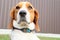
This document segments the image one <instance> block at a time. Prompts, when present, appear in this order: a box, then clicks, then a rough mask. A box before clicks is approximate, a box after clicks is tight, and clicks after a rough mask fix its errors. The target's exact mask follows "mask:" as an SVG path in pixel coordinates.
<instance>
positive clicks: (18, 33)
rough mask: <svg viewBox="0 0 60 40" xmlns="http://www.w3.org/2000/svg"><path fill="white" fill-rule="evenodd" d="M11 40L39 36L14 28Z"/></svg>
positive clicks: (22, 39) (25, 39) (28, 39)
mask: <svg viewBox="0 0 60 40" xmlns="http://www.w3.org/2000/svg"><path fill="white" fill-rule="evenodd" d="M11 40H39V38H38V37H37V36H36V35H35V34H33V33H32V32H31V33H24V32H21V31H20V30H14V31H12V34H11Z"/></svg>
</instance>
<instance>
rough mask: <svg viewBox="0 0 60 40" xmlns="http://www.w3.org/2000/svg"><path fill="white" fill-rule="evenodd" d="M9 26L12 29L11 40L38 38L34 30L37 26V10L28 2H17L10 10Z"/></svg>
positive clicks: (37, 39)
mask: <svg viewBox="0 0 60 40" xmlns="http://www.w3.org/2000/svg"><path fill="white" fill-rule="evenodd" d="M10 17H11V20H10V23H9V28H10V29H12V33H11V40H40V39H39V38H38V37H37V36H36V35H35V34H34V30H35V29H36V31H40V29H39V26H38V18H39V17H38V12H37V10H36V9H35V8H34V7H33V6H32V5H31V3H29V2H19V3H18V4H17V5H16V6H15V7H13V8H12V10H11V12H10Z"/></svg>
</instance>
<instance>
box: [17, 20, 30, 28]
mask: <svg viewBox="0 0 60 40" xmlns="http://www.w3.org/2000/svg"><path fill="white" fill-rule="evenodd" d="M18 24H20V26H21V27H23V26H25V27H28V25H29V23H28V22H26V21H20V22H19V23H18Z"/></svg>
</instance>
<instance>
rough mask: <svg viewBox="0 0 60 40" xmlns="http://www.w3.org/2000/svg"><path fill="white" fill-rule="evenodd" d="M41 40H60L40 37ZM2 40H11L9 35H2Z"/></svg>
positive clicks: (0, 39)
mask: <svg viewBox="0 0 60 40" xmlns="http://www.w3.org/2000/svg"><path fill="white" fill-rule="evenodd" d="M38 38H40V40H60V38H51V37H42V36H38ZM0 40H10V37H9V35H0Z"/></svg>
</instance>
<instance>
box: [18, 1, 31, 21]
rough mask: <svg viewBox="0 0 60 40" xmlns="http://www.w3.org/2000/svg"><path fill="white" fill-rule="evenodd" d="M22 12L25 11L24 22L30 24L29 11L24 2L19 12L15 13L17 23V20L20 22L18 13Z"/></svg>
mask: <svg viewBox="0 0 60 40" xmlns="http://www.w3.org/2000/svg"><path fill="white" fill-rule="evenodd" d="M22 10H24V11H26V16H25V17H26V21H27V22H30V13H29V11H28V10H27V7H26V2H23V5H22V7H21V8H20V10H19V11H18V13H17V22H19V20H20V15H19V12H20V11H22Z"/></svg>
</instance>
